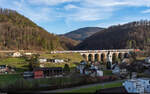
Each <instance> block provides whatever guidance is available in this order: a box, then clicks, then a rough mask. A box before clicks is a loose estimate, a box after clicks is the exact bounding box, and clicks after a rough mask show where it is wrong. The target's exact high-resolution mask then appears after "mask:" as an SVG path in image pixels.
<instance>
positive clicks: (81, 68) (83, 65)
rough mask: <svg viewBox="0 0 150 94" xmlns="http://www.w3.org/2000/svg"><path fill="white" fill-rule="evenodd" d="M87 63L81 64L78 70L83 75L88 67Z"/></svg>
mask: <svg viewBox="0 0 150 94" xmlns="http://www.w3.org/2000/svg"><path fill="white" fill-rule="evenodd" d="M86 64H87V63H86V62H81V63H80V64H79V65H78V66H77V67H76V68H77V70H79V71H80V73H81V74H83V69H84V68H85V67H86Z"/></svg>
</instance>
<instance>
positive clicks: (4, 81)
mask: <svg viewBox="0 0 150 94" xmlns="http://www.w3.org/2000/svg"><path fill="white" fill-rule="evenodd" d="M20 78H22V76H21V75H20V74H4V75H0V87H5V86H6V85H9V84H13V83H14V82H15V81H17V80H18V79H20Z"/></svg>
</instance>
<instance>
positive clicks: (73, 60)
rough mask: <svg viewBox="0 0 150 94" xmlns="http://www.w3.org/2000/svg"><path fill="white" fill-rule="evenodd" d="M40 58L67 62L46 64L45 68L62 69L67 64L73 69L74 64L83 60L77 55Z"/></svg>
mask: <svg viewBox="0 0 150 94" xmlns="http://www.w3.org/2000/svg"><path fill="white" fill-rule="evenodd" d="M40 58H48V59H63V60H68V59H69V61H68V62H64V63H59V64H56V63H47V64H46V65H45V66H47V67H64V65H65V64H66V63H67V64H68V65H69V66H70V67H75V66H76V64H75V63H79V62H80V61H81V60H84V59H83V57H82V56H81V55H80V54H79V53H65V54H64V53H57V54H41V55H40Z"/></svg>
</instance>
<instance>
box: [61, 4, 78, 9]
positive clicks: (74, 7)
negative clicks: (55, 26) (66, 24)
mask: <svg viewBox="0 0 150 94" xmlns="http://www.w3.org/2000/svg"><path fill="white" fill-rule="evenodd" d="M77 8H79V7H78V6H76V5H73V4H68V5H66V6H65V7H64V9H65V10H72V9H77Z"/></svg>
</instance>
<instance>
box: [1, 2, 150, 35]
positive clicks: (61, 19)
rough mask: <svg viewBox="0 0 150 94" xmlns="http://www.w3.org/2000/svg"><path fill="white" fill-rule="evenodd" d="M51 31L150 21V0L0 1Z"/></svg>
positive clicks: (4, 6)
mask: <svg viewBox="0 0 150 94" xmlns="http://www.w3.org/2000/svg"><path fill="white" fill-rule="evenodd" d="M0 7H1V8H8V9H12V10H16V11H17V12H19V13H20V14H22V15H24V16H26V17H28V18H29V19H30V20H32V21H33V22H35V23H36V24H37V25H39V26H41V27H42V28H44V29H46V30H47V31H48V32H50V33H54V34H64V33H67V32H70V31H73V30H76V29H79V28H83V27H105V28H107V27H109V26H111V25H118V24H124V23H128V22H132V21H139V20H146V19H147V20H150V0H0Z"/></svg>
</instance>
